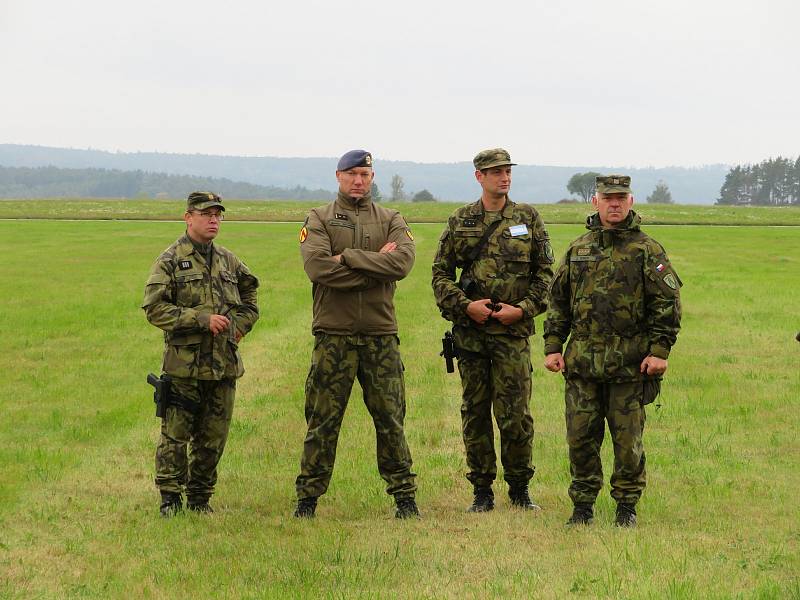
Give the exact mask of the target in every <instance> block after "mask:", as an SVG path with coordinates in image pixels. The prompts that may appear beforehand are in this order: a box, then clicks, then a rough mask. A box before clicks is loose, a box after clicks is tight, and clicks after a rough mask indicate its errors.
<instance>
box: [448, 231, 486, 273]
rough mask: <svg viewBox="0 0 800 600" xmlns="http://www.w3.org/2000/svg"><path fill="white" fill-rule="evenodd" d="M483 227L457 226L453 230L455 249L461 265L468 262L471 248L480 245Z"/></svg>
mask: <svg viewBox="0 0 800 600" xmlns="http://www.w3.org/2000/svg"><path fill="white" fill-rule="evenodd" d="M482 236H483V229H479V228H475V227H469V228H468V227H456V228H455V230H454V231H453V250H455V255H456V259H457V262H458V264H459V266H460V265H461V264H463V263H464V262H466V260H467V255H468V254H469V253H470V250H471V249H472V248H474V247H475V246H477V245H478V242H479V241H480V239H481V237H482Z"/></svg>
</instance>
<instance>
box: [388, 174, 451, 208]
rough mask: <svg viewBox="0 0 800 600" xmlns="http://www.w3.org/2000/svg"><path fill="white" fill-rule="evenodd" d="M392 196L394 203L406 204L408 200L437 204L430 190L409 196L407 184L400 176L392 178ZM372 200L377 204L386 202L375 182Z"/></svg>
mask: <svg viewBox="0 0 800 600" xmlns="http://www.w3.org/2000/svg"><path fill="white" fill-rule="evenodd" d="M391 185H392V195H391V197H390V198H389V200H391V201H392V202H405V201H406V200H411V202H436V198H435V197H434V195H433V194H431V193H430V192H429V191H428V190H421V191H419V192H417V193H416V194H407V193H406V192H405V189H404V188H405V182H404V181H403V178H402V177H400V175H393V176H392V183H391ZM372 199H373V200H374V201H375V202H380V201H381V200H384V197H383V195H382V194H381V191H380V190H379V189H378V184H377V183H375V182H373V183H372Z"/></svg>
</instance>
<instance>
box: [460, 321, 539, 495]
mask: <svg viewBox="0 0 800 600" xmlns="http://www.w3.org/2000/svg"><path fill="white" fill-rule="evenodd" d="M453 337H454V341H455V346H456V348H458V352H459V358H458V372H459V373H460V374H461V388H462V403H461V429H462V433H463V436H464V447H465V449H466V454H467V467H468V468H469V472H468V473H467V479H468V480H469V481H470V482H471V483H472V484H473V485H474V486H479V487H488V486H490V485H492V482H493V481H494V480H495V478H496V477H497V464H496V463H497V458H496V454H495V449H494V430H493V428H492V411H494V418H495V420H496V421H497V428H498V429H499V430H500V461H501V462H502V463H503V472H504V478H505V480H506V481H507V482H508V483H509V485H526V484H527V483H528V481H530V479H531V477H533V472H534V467H533V465H532V464H531V455H532V451H533V417H532V416H531V412H530V408H529V406H528V403H529V401H530V397H531V372H532V370H533V369H532V367H531V354H530V345H529V343H528V338H521V337H514V336H510V335H491V334H488V333H485V332H483V331H479V330H477V329H474V328H471V327H458V326H456V327H454V328H453Z"/></svg>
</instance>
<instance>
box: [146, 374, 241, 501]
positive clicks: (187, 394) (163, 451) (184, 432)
mask: <svg viewBox="0 0 800 600" xmlns="http://www.w3.org/2000/svg"><path fill="white" fill-rule="evenodd" d="M171 387H172V391H173V392H174V393H177V394H179V395H180V396H181V397H182V398H183V399H184V400H185V401H189V402H191V403H192V405H194V406H195V408H194V409H193V410H191V411H190V410H187V409H184V408H182V407H177V406H169V407H168V408H167V417H166V418H165V419H163V420H162V421H161V439H160V440H159V444H158V448H157V450H156V487H158V489H160V490H161V491H164V492H174V493H177V494H180V493H181V492H182V491H183V490H184V489H185V490H186V496H187V498H188V499H189V502H190V503H191V504H202V503H204V502H207V501H208V499H209V498H210V497H211V495H212V494H213V493H214V486H215V485H216V483H217V465H218V464H219V460H220V458H221V457H222V452H223V450H225V442H226V440H227V439H228V430H229V428H230V424H231V415H232V414H233V399H234V395H235V392H236V379H234V378H232V377H226V378H224V379H220V380H219V381H212V380H202V379H178V378H175V379H173V380H172V386H171Z"/></svg>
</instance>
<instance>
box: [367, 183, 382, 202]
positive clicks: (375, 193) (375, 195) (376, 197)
mask: <svg viewBox="0 0 800 600" xmlns="http://www.w3.org/2000/svg"><path fill="white" fill-rule="evenodd" d="M370 195H371V196H372V201H373V202H380V201H381V200H383V196H381V191H380V190H379V189H378V184H377V183H375V182H374V181H373V182H372V187H371V188H370Z"/></svg>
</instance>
